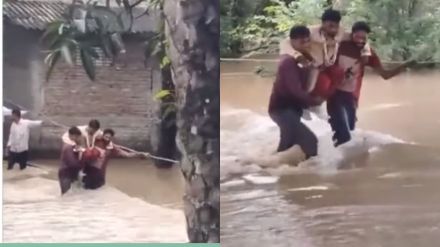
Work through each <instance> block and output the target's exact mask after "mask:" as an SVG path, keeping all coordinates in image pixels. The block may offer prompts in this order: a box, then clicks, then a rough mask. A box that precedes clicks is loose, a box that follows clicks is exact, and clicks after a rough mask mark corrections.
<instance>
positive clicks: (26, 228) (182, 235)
mask: <svg viewBox="0 0 440 247" xmlns="http://www.w3.org/2000/svg"><path fill="white" fill-rule="evenodd" d="M32 162H33V163H34V164H37V165H38V168H34V167H29V168H28V169H26V170H25V171H23V172H20V171H19V170H18V168H17V167H16V169H15V170H13V171H6V170H4V171H3V172H4V174H3V241H4V242H31V243H32V242H49V243H50V242H55V243H57V242H74V243H75V242H76V243H77V242H82V243H83V242H89V243H90V242H104V243H107V242H108V243H115V242H118V243H121V242H124V243H138V242H153V243H154V242H166V243H169V242H187V241H188V240H187V235H186V222H185V216H184V213H183V210H182V196H183V184H184V180H183V177H182V175H181V171H180V167H179V166H176V167H173V168H172V169H157V168H156V167H155V166H154V165H152V163H151V162H150V161H148V160H123V159H114V160H111V161H110V162H109V166H108V168H107V184H106V186H104V187H103V188H100V189H98V190H83V189H81V188H79V185H77V184H74V185H73V186H72V188H71V190H70V191H69V192H68V193H67V194H65V195H64V196H60V189H59V185H58V181H57V169H58V165H59V164H58V162H59V161H58V160H33V161H32Z"/></svg>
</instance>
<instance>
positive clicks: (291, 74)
mask: <svg viewBox="0 0 440 247" xmlns="http://www.w3.org/2000/svg"><path fill="white" fill-rule="evenodd" d="M307 72H308V71H307V70H306V69H303V68H300V67H299V66H298V63H297V61H296V60H295V59H294V58H293V57H291V56H289V55H283V56H281V59H280V62H279V64H278V71H277V75H276V78H275V82H274V84H273V88H272V94H271V96H270V102H269V112H272V111H275V110H276V111H278V110H282V109H295V110H302V109H304V108H306V107H308V106H310V102H311V96H310V95H309V94H308V93H307V91H306V87H307V85H306V80H307Z"/></svg>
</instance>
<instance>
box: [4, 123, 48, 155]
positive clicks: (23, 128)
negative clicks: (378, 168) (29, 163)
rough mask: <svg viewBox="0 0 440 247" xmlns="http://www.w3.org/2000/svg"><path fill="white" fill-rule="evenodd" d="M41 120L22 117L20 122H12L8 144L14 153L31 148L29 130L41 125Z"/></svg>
mask: <svg viewBox="0 0 440 247" xmlns="http://www.w3.org/2000/svg"><path fill="white" fill-rule="evenodd" d="M41 123H42V122H41V121H33V120H28V119H20V120H19V121H18V123H16V122H12V124H11V130H10V132H9V139H8V144H7V146H8V147H9V150H10V151H11V152H14V153H22V152H24V151H28V150H29V132H30V129H31V128H32V127H37V126H40V125H41Z"/></svg>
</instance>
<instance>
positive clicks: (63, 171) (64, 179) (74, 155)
mask: <svg viewBox="0 0 440 247" xmlns="http://www.w3.org/2000/svg"><path fill="white" fill-rule="evenodd" d="M82 167H83V165H82V163H81V161H80V157H79V153H78V152H77V151H76V150H75V146H73V145H68V144H64V146H63V148H62V151H61V164H60V168H59V170H58V179H59V182H60V188H61V194H64V193H66V192H67V191H68V190H69V189H70V186H71V184H72V183H73V182H75V181H76V180H78V175H79V172H80V170H81V169H82Z"/></svg>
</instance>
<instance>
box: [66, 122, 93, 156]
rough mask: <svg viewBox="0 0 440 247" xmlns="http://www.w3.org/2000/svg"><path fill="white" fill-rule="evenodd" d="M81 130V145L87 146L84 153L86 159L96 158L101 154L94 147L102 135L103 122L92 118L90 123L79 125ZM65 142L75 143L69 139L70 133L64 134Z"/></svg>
mask: <svg viewBox="0 0 440 247" xmlns="http://www.w3.org/2000/svg"><path fill="white" fill-rule="evenodd" d="M77 128H78V129H79V130H80V131H81V142H80V145H81V146H82V147H84V148H85V150H84V153H83V158H84V159H89V160H94V159H96V158H97V157H98V156H99V152H98V150H97V149H96V148H95V147H94V145H95V141H96V139H97V138H98V137H99V136H102V130H101V129H100V128H101V124H100V123H99V121H98V120H96V119H92V120H90V122H89V124H88V125H83V126H77ZM62 140H63V143H67V144H70V145H74V143H72V141H71V140H70V139H69V133H68V132H66V133H64V135H63V136H62Z"/></svg>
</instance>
